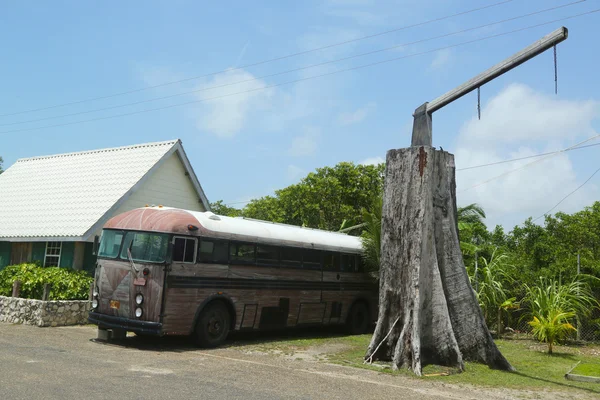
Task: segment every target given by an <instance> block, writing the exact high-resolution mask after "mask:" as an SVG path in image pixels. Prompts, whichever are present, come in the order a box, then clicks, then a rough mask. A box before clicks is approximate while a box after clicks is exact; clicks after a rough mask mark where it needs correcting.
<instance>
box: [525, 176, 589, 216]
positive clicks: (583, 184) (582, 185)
mask: <svg viewBox="0 0 600 400" xmlns="http://www.w3.org/2000/svg"><path fill="white" fill-rule="evenodd" d="M599 171H600V168H598V169H597V170H596V171H594V173H593V174H592V175H590V177H589V178H587V179H586V181H585V182H583V183H582V184H581V185H579V186H578V187H577V189H575V190H573V191H572V192H571V193H569V194H568V195H566V196H565V197H563V198H562V200H561V201H559V202H558V203H556V205H555V206H554V207H552V208H551V209H549V210H548V211H546V212H545V213H543V214H542V215H540V216H539V217H537V218H536V219H534V220H533V221H532V222H535V221H537V220H538V219H540V218H542V217H543V216H545V215H548V214H550V212H551V211H552V210H554V209H555V208H556V207H558V206H559V205H560V204H561V203H562V202H563V201H565V200H566V199H568V198H569V197H570V196H571V195H572V194H573V193H575V192H576V191H578V190H579V189H581V188H582V187H584V186H585V184H586V183H588V182H589V181H590V180H591V179H592V178H593V177H594V175H596V174H597V173H598V172H599Z"/></svg>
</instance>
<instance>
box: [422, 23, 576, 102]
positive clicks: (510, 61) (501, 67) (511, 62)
mask: <svg viewBox="0 0 600 400" xmlns="http://www.w3.org/2000/svg"><path fill="white" fill-rule="evenodd" d="M568 35H569V31H568V29H567V28H565V27H564V26H563V27H561V28H558V29H557V30H555V31H554V32H552V33H550V34H548V35H546V36H544V37H543V38H541V39H540V40H537V41H536V42H535V43H533V44H531V45H529V46H527V47H526V48H524V49H523V50H521V51H519V52H518V53H516V54H514V55H513V56H512V57H509V58H507V59H506V60H504V61H502V62H500V63H498V64H496V65H494V66H493V67H491V68H490V69H488V70H486V71H484V72H482V73H481V74H479V75H477V76H476V77H474V78H472V79H470V80H468V81H467V82H465V83H463V84H462V85H460V86H458V87H456V88H454V89H452V90H451V91H449V92H447V93H446V94H443V95H441V96H440V97H438V98H437V99H435V100H433V101H431V102H429V103H428V104H427V113H429V114H431V113H433V112H435V111H437V110H439V109H440V108H442V107H444V106H445V105H447V104H449V103H451V102H453V101H454V100H456V99H459V98H461V97H462V96H464V95H466V94H467V93H469V92H471V91H473V90H475V89H477V88H478V87H480V86H481V85H484V84H486V83H487V82H489V81H491V80H492V79H495V78H497V77H499V76H500V75H502V74H504V73H506V72H508V71H510V70H511V69H513V68H515V67H517V66H519V65H521V64H523V63H524V62H526V61H527V60H530V59H532V58H533V57H535V56H537V55H539V54H541V53H543V52H544V51H546V50H548V49H549V48H551V47H554V45H556V44H557V43H560V42H562V41H563V40H566V39H567V37H568Z"/></svg>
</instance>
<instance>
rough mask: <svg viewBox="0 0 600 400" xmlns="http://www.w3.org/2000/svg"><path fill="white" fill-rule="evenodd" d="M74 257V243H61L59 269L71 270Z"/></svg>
mask: <svg viewBox="0 0 600 400" xmlns="http://www.w3.org/2000/svg"><path fill="white" fill-rule="evenodd" d="M74 257H75V242H62V248H61V249H60V265H59V267H61V268H73V258H74Z"/></svg>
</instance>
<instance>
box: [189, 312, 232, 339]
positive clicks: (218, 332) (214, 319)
mask: <svg viewBox="0 0 600 400" xmlns="http://www.w3.org/2000/svg"><path fill="white" fill-rule="evenodd" d="M230 328H231V316H230V315H229V310H227V306H225V304H223V302H221V301H214V302H212V303H210V304H208V305H207V306H206V307H204V309H203V310H202V312H201V313H200V316H199V317H198V322H197V323H196V330H195V336H196V342H197V343H198V344H199V345H200V346H201V347H217V346H219V345H221V344H222V343H223V342H224V341H225V339H226V338H227V335H228V334H229V330H230Z"/></svg>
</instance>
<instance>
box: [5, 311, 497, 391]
mask: <svg viewBox="0 0 600 400" xmlns="http://www.w3.org/2000/svg"><path fill="white" fill-rule="evenodd" d="M95 337H96V331H95V329H94V327H92V326H79V327H62V328H37V327H32V326H26V325H11V324H4V323H0V399H2V400H5V399H7V400H8V399H27V400H32V399H78V400H81V399H84V400H95V399H103V400H105V399H244V400H254V399H257V400H259V399H260V400H271V399H344V400H351V399H360V400H365V399H448V398H451V399H457V398H469V399H480V398H481V397H482V393H476V392H473V391H469V390H465V389H464V388H449V387H445V386H443V385H431V384H429V383H424V382H419V381H418V380H414V379H409V378H405V377H399V376H391V375H389V374H382V373H378V372H375V371H369V370H364V369H358V368H351V367H344V366H337V365H330V364H325V363H321V362H311V361H303V360H290V359H286V358H284V357H277V356H270V355H264V354H247V353H245V352H243V351H240V350H239V349H228V348H222V349H213V350H203V349H197V348H195V347H193V346H192V345H191V344H190V343H189V341H186V340H173V339H166V340H165V339H159V340H156V339H153V340H144V339H140V338H136V337H128V338H127V339H125V340H124V341H122V342H115V343H101V342H97V341H95ZM485 397H487V398H488V399H491V398H502V397H495V396H489V394H486V395H485Z"/></svg>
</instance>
